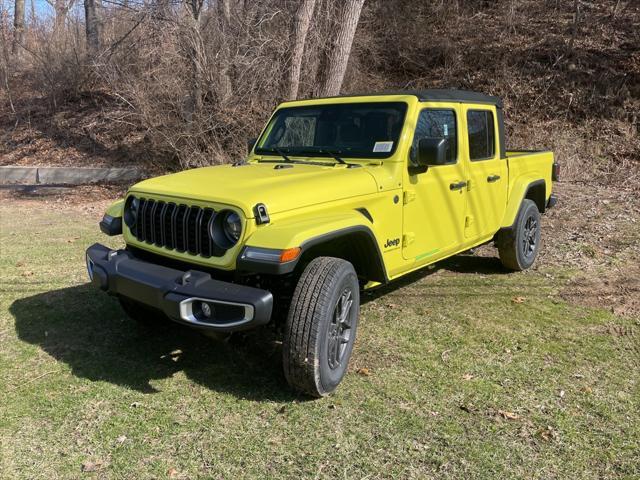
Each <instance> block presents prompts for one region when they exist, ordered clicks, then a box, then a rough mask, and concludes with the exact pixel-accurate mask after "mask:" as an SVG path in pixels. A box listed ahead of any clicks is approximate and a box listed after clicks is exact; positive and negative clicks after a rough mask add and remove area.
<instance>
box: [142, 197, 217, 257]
mask: <svg viewBox="0 0 640 480" xmlns="http://www.w3.org/2000/svg"><path fill="white" fill-rule="evenodd" d="M139 201H140V206H139V207H138V217H137V219H136V228H135V231H136V238H137V239H138V241H140V242H146V243H149V244H154V245H157V246H158V247H164V248H167V249H169V250H177V251H178V252H187V253H189V254H191V255H200V256H203V257H207V258H208V257H220V256H222V255H224V253H225V250H223V249H221V248H220V247H217V246H216V245H215V244H214V242H213V240H212V239H211V237H210V236H209V224H210V223H211V221H212V220H213V218H214V216H215V211H214V210H213V209H211V208H201V207H190V206H188V205H178V204H175V203H168V202H163V201H159V200H158V201H156V200H152V199H145V198H140V199H139Z"/></svg>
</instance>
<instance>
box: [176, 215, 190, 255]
mask: <svg viewBox="0 0 640 480" xmlns="http://www.w3.org/2000/svg"><path fill="white" fill-rule="evenodd" d="M188 213H189V208H188V207H187V206H186V205H180V206H179V207H178V211H177V213H176V223H175V224H176V250H178V251H179V252H184V251H185V250H186V249H187V247H186V238H185V237H186V231H185V230H186V229H185V227H186V220H187V214H188Z"/></svg>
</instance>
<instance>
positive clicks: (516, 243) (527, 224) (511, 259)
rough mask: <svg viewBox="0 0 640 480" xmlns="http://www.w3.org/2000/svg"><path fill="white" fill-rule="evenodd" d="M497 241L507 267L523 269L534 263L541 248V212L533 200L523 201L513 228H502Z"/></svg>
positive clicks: (517, 269)
mask: <svg viewBox="0 0 640 480" xmlns="http://www.w3.org/2000/svg"><path fill="white" fill-rule="evenodd" d="M496 243H497V246H498V253H499V254H500V261H501V262H502V265H504V266H505V268H508V269H509V270H514V271H522V270H526V269H527V268H529V267H530V266H531V265H533V262H534V261H535V259H536V256H537V255H538V250H540V212H539V211H538V207H537V206H536V204H535V203H534V202H533V201H532V200H529V199H525V200H523V201H522V205H521V206H520V211H519V212H518V217H517V218H516V221H515V223H514V226H513V228H510V229H508V230H502V231H501V232H500V233H499V234H498V237H497V238H496Z"/></svg>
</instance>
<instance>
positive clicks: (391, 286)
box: [362, 254, 510, 303]
mask: <svg viewBox="0 0 640 480" xmlns="http://www.w3.org/2000/svg"><path fill="white" fill-rule="evenodd" d="M441 270H447V271H449V272H454V273H461V274H465V273H478V274H481V275H503V274H506V273H510V272H509V271H508V270H507V269H505V268H504V267H503V266H502V263H501V262H500V259H499V258H497V257H477V256H475V255H473V254H460V255H455V256H453V257H450V258H447V259H445V260H442V261H440V262H437V263H434V264H433V265H430V266H428V267H425V268H422V269H420V270H416V271H415V272H412V273H409V274H407V275H405V276H403V277H401V278H399V279H398V280H394V281H393V282H391V283H388V284H386V285H383V286H381V287H378V288H375V289H373V290H370V291H367V292H366V293H365V294H364V295H362V303H367V302H370V301H372V300H375V299H377V298H380V297H383V296H385V295H387V294H388V293H391V292H395V291H396V290H399V289H401V288H404V287H406V286H408V285H411V284H412V283H415V282H419V281H420V280H422V279H423V278H426V277H428V276H429V275H432V274H434V273H436V272H439V271H441Z"/></svg>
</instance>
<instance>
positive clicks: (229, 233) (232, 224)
mask: <svg viewBox="0 0 640 480" xmlns="http://www.w3.org/2000/svg"><path fill="white" fill-rule="evenodd" d="M222 228H223V229H224V234H225V235H226V237H227V239H228V240H229V241H230V242H231V243H232V244H235V243H236V242H237V241H238V240H239V239H240V233H242V222H241V221H240V215H238V214H237V213H236V212H227V213H226V214H225V216H224V220H223V222H222Z"/></svg>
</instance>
